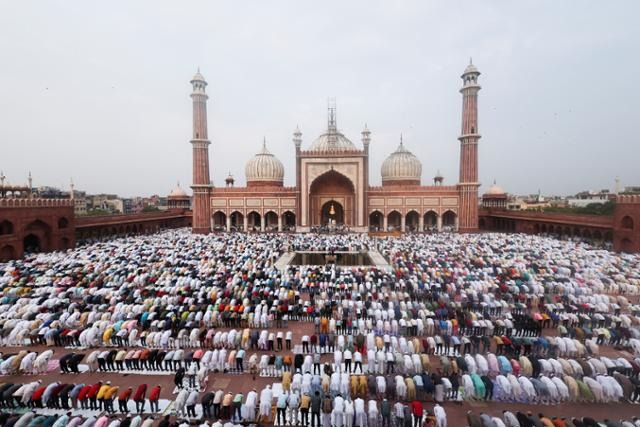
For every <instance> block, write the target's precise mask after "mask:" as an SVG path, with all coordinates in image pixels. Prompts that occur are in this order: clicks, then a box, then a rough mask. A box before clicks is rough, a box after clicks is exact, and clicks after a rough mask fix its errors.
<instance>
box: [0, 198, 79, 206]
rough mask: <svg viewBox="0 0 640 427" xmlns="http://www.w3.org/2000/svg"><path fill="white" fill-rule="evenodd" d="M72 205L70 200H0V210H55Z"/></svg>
mask: <svg viewBox="0 0 640 427" xmlns="http://www.w3.org/2000/svg"><path fill="white" fill-rule="evenodd" d="M73 204H74V202H73V200H71V199H40V198H37V199H20V198H15V199H0V208H57V207H67V206H68V207H72V206H73Z"/></svg>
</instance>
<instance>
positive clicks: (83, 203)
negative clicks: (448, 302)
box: [73, 191, 87, 216]
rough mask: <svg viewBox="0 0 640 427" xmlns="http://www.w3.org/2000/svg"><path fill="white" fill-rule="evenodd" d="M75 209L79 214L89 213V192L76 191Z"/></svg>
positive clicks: (74, 195)
mask: <svg viewBox="0 0 640 427" xmlns="http://www.w3.org/2000/svg"><path fill="white" fill-rule="evenodd" d="M73 210H74V212H75V214H76V215H78V216H81V215H86V214H87V193H85V192H84V191H74V194H73Z"/></svg>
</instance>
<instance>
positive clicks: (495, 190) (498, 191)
mask: <svg viewBox="0 0 640 427" xmlns="http://www.w3.org/2000/svg"><path fill="white" fill-rule="evenodd" d="M484 194H486V195H488V196H502V195H504V194H505V192H504V190H503V189H502V188H501V187H498V186H497V185H496V182H495V181H493V185H492V186H491V187H489V189H488V190H487V192H486V193H484Z"/></svg>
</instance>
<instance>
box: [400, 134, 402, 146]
mask: <svg viewBox="0 0 640 427" xmlns="http://www.w3.org/2000/svg"><path fill="white" fill-rule="evenodd" d="M400 145H402V132H400Z"/></svg>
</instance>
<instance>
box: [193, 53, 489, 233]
mask: <svg viewBox="0 0 640 427" xmlns="http://www.w3.org/2000/svg"><path fill="white" fill-rule="evenodd" d="M479 75H480V72H478V70H477V69H476V67H475V66H473V65H472V64H469V66H468V67H467V68H466V69H465V72H464V73H463V74H462V76H461V77H462V80H463V87H462V89H461V90H460V92H461V93H462V98H463V103H462V128H461V135H460V137H459V138H458V139H459V141H460V176H459V183H458V184H456V185H448V186H443V185H441V183H442V177H440V176H438V178H437V179H436V184H440V185H433V186H423V185H421V184H420V173H421V165H420V164H419V162H418V161H417V159H413V158H411V156H413V155H412V154H411V153H410V152H408V151H407V150H406V149H405V148H404V147H403V145H402V141H401V144H400V147H399V149H398V151H397V152H396V153H393V155H397V156H398V159H395V160H397V162H396V163H393V164H390V165H389V167H388V168H389V170H390V171H391V172H390V174H387V175H385V174H384V173H383V185H382V186H381V187H372V186H370V185H369V172H370V171H369V147H370V142H371V136H370V135H371V132H370V131H369V130H368V129H367V128H366V127H365V129H364V130H363V131H362V147H363V148H362V149H359V148H357V147H356V146H355V145H354V144H353V143H351V141H349V140H348V139H347V138H346V137H345V136H344V135H342V134H341V133H340V132H339V131H338V130H337V126H336V120H335V119H336V118H335V109H331V108H330V112H329V121H328V129H327V132H326V133H325V134H323V135H321V136H320V137H319V138H317V139H316V140H315V141H314V143H313V144H312V146H311V148H310V149H307V150H303V149H302V133H301V132H300V130H299V129H296V131H295V132H294V135H293V142H294V146H295V156H296V162H295V163H296V179H295V182H296V184H295V187H284V186H283V185H282V176H281V175H278V174H277V173H276V174H275V175H273V179H270V175H269V173H264V174H262V173H261V169H260V167H262V166H260V165H262V164H263V163H264V162H267V165H266V166H264V168H265V170H268V171H277V170H278V168H279V167H280V166H279V165H278V163H279V161H276V160H270V159H269V158H267V157H265V156H271V154H270V153H268V151H266V143H265V147H264V148H263V152H261V153H259V154H258V155H257V156H263V157H261V158H260V159H259V161H257V160H256V161H253V162H252V163H251V164H250V165H248V166H247V173H248V176H247V186H246V187H233V184H232V183H233V180H229V181H228V182H227V186H226V187H214V186H213V185H210V184H209V158H208V157H209V156H208V145H209V141H208V140H207V136H206V129H207V125H206V120H207V118H206V100H207V95H206V94H205V92H204V91H205V88H206V82H205V81H204V79H203V78H202V76H201V75H200V73H198V74H196V76H195V77H194V78H193V80H192V81H191V83H192V85H193V93H192V95H191V97H192V98H193V114H194V119H193V127H194V136H193V138H194V139H193V140H192V141H191V142H192V144H193V168H194V170H193V185H192V188H193V191H194V194H193V232H194V233H206V232H209V231H211V230H267V229H268V230H274V231H276V230H280V231H283V230H285V229H289V230H290V229H294V228H295V230H296V231H299V232H306V231H311V230H313V229H315V228H316V227H319V226H327V225H328V224H329V225H331V224H334V225H335V224H337V225H343V226H346V227H348V228H349V229H350V230H352V231H356V232H366V231H400V232H404V231H425V230H436V229H437V230H440V229H443V228H445V227H446V228H449V229H453V230H459V231H463V232H470V231H475V230H477V229H478V187H479V183H478V141H479V139H480V134H479V133H478V92H479V90H480V86H479V85H478V76H479ZM390 157H391V156H390ZM413 157H415V156H413ZM265 159H266V160H265ZM275 162H278V163H275ZM402 162H408V163H406V164H404V163H402ZM415 162H418V163H417V164H416V163H415ZM214 163H215V162H214ZM394 173H396V174H397V177H395V175H393V174H394ZM249 174H250V176H249ZM256 177H258V178H259V179H256Z"/></svg>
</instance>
